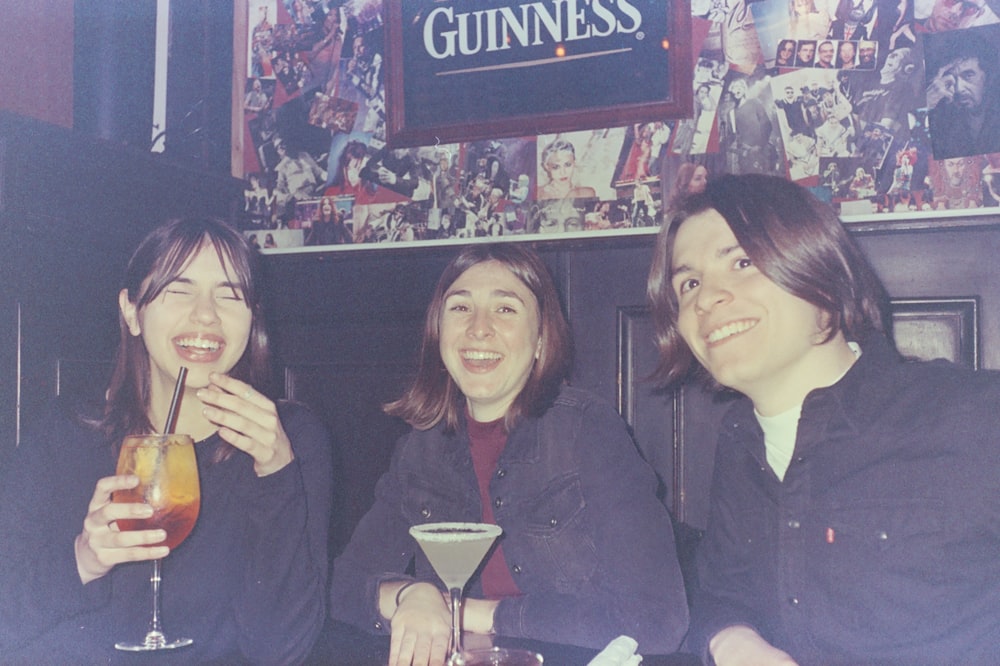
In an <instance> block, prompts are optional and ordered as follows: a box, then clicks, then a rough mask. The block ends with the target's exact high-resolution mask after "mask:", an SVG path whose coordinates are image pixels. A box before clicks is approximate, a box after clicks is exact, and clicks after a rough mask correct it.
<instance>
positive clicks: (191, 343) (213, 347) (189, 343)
mask: <svg viewBox="0 0 1000 666" xmlns="http://www.w3.org/2000/svg"><path fill="white" fill-rule="evenodd" d="M176 344H177V346H178V347H181V348H182V349H187V350H190V351H202V352H214V351H219V349H221V348H222V343H221V342H219V341H218V340H206V339H204V338H180V339H179V340H177V341H176Z"/></svg>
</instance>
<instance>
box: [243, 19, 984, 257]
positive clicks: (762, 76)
mask: <svg viewBox="0 0 1000 666" xmlns="http://www.w3.org/2000/svg"><path fill="white" fill-rule="evenodd" d="M246 1H247V4H248V7H247V11H248V26H247V28H248V34H247V45H248V48H247V53H246V71H247V80H246V87H245V91H246V92H245V98H244V103H243V117H244V123H243V131H244V135H245V136H244V145H245V146H246V149H245V150H244V164H243V172H244V174H245V175H246V176H245V178H246V197H245V203H246V206H245V211H244V212H245V214H244V218H243V228H244V231H245V233H246V234H247V235H248V237H250V238H251V241H252V242H253V243H254V244H255V245H257V246H258V247H260V248H262V249H264V250H267V249H273V248H296V247H308V246H336V245H346V244H360V243H392V242H407V241H440V240H445V239H452V238H458V239H467V238H476V237H503V236H512V235H525V234H549V233H561V234H573V233H581V234H586V233H589V232H599V231H611V232H613V233H614V232H618V233H620V230H624V229H642V228H655V227H656V226H657V225H658V224H659V222H660V220H661V219H662V214H663V212H664V210H666V209H668V208H669V207H670V205H671V204H672V202H674V201H676V200H677V199H678V198H679V197H682V196H684V195H685V194H687V193H689V192H694V191H698V190H699V189H700V188H702V187H704V184H705V183H706V182H707V181H708V180H710V179H711V178H712V177H714V176H717V175H719V174H723V173H766V174H773V175H778V176H781V177H785V178H789V179H791V180H793V181H796V182H798V183H800V184H802V185H803V186H806V187H809V188H810V189H811V190H812V191H813V192H814V193H816V195H817V196H819V197H820V198H821V199H823V200H825V201H829V202H831V203H832V204H833V205H834V206H835V207H837V209H838V210H839V211H840V213H841V215H843V216H845V217H848V218H849V216H877V215H879V214H883V213H913V212H919V211H943V210H954V209H978V208H984V207H997V206H1000V55H998V44H1000V18H998V14H1000V0H758V1H756V2H745V0H693V2H692V8H691V9H692V15H693V19H692V31H691V39H690V47H691V48H692V51H693V56H694V57H693V63H694V67H693V70H694V71H693V76H692V86H693V99H694V112H693V116H692V117H691V118H685V119H680V120H667V119H663V120H656V119H653V120H650V121H648V122H644V123H636V124H633V125H630V126H627V127H613V128H607V129H599V130H581V131H573V132H564V133H561V134H553V135H538V136H524V137H517V138H498V139H494V140H482V141H473V142H463V143H458V144H438V145H434V146H421V147H416V148H404V149H390V148H388V147H387V145H386V124H385V123H386V113H385V111H386V109H385V77H386V72H385V68H384V62H383V54H384V52H385V48H384V39H385V30H384V24H385V21H384V7H383V1H382V0H246ZM241 57H242V56H241ZM524 93H525V94H532V91H524ZM442 103H447V100H442Z"/></svg>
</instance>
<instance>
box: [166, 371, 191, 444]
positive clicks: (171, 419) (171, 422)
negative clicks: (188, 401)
mask: <svg viewBox="0 0 1000 666" xmlns="http://www.w3.org/2000/svg"><path fill="white" fill-rule="evenodd" d="M187 373H188V369H187V368H185V367H184V366H183V365H182V366H181V369H180V371H179V372H178V373H177V383H176V384H175V385H174V397H173V398H171V399H170V411H168V412H167V423H166V424H165V425H164V426H163V434H164V435H171V434H173V432H174V427H175V426H176V425H177V408H178V407H179V406H180V404H181V393H183V392H184V379H185V378H186V377H187Z"/></svg>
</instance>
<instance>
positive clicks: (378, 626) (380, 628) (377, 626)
mask: <svg viewBox="0 0 1000 666" xmlns="http://www.w3.org/2000/svg"><path fill="white" fill-rule="evenodd" d="M375 628H376V629H377V630H378V631H382V623H381V622H376V623H375Z"/></svg>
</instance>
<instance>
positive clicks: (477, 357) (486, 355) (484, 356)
mask: <svg viewBox="0 0 1000 666" xmlns="http://www.w3.org/2000/svg"><path fill="white" fill-rule="evenodd" d="M502 358H503V354H501V353H500V352H491V351H479V350H477V349H467V350H464V351H463V352H462V359H463V360H466V361H499V360H500V359H502Z"/></svg>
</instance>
